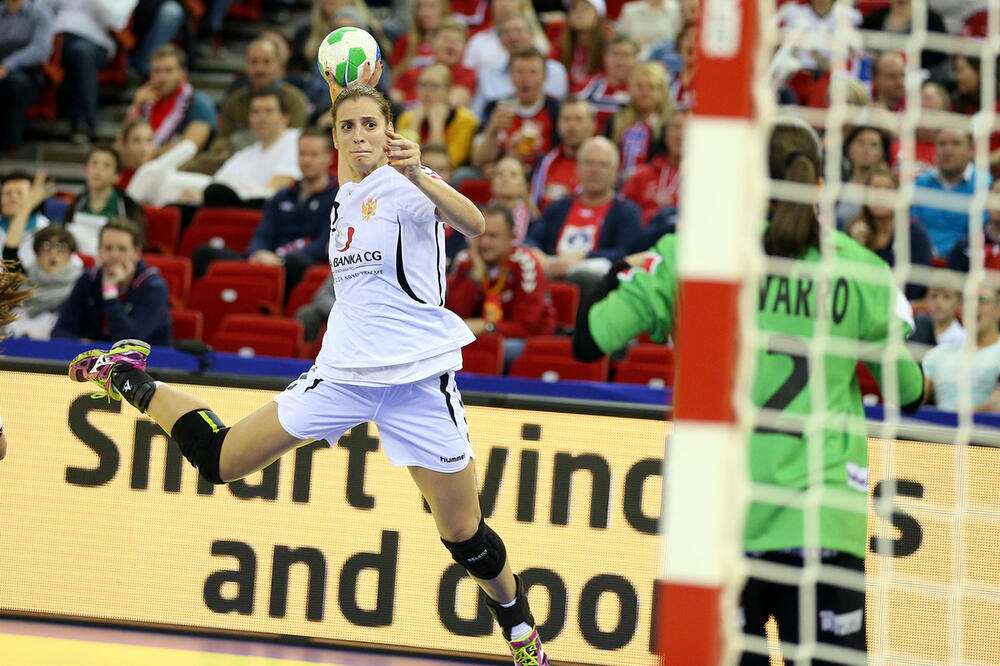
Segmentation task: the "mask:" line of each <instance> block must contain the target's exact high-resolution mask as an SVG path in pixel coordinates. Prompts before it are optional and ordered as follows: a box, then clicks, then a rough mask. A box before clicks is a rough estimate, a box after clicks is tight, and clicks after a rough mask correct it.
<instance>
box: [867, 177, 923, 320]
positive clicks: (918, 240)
mask: <svg viewBox="0 0 1000 666" xmlns="http://www.w3.org/2000/svg"><path fill="white" fill-rule="evenodd" d="M863 184H864V185H866V186H867V187H869V188H877V189H879V190H884V191H886V192H891V193H893V194H894V193H895V192H896V190H897V189H898V188H899V181H898V180H897V178H896V176H895V174H893V173H892V171H890V170H889V169H888V168H887V167H886V166H885V165H882V164H880V165H877V166H875V167H873V168H872V169H871V170H870V172H869V173H868V180H866V181H865V182H864V183H863ZM860 217H861V219H862V220H864V222H865V223H866V225H867V226H868V228H869V229H870V236H869V239H868V242H867V243H864V245H866V247H868V249H870V250H871V251H872V252H874V253H875V254H877V255H878V256H880V257H882V259H884V260H885V262H886V263H887V264H889V265H890V266H895V265H896V247H895V239H896V217H895V214H894V211H893V208H892V203H891V201H890V200H888V199H885V200H882V199H881V198H880V197H878V196H875V194H874V193H871V192H870V194H869V197H868V203H866V204H865V205H864V206H863V207H862V208H861V214H860ZM909 232H910V233H909V246H910V256H909V258H908V261H909V262H910V265H911V266H927V267H929V266H930V265H931V239H930V237H929V236H928V235H927V230H926V229H924V225H923V224H921V223H920V220H917V219H913V218H911V219H910V224H909ZM926 292H927V287H925V286H924V285H923V284H911V283H908V284H907V285H906V298H907V299H908V300H911V301H918V300H920V299H921V298H923V297H924V294H925V293H926Z"/></svg>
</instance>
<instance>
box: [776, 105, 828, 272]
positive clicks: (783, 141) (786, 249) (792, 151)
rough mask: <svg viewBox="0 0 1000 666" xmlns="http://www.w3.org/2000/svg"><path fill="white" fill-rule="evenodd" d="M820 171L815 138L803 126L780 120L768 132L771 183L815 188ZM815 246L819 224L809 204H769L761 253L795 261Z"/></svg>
mask: <svg viewBox="0 0 1000 666" xmlns="http://www.w3.org/2000/svg"><path fill="white" fill-rule="evenodd" d="M822 168H823V157H822V151H821V150H820V143H819V137H818V136H816V132H815V131H814V130H813V128H811V127H809V125H807V124H806V123H805V122H803V121H801V120H798V119H793V118H784V119H781V120H779V121H778V122H777V123H776V124H775V126H774V129H773V130H771V140H770V143H769V148H768V172H769V173H770V177H771V179H772V180H785V181H789V182H793V183H805V184H808V185H815V184H817V183H819V176H820V173H821V172H822ZM818 245H819V220H818V219H817V217H816V210H815V207H814V206H813V204H811V203H797V202H792V201H781V200H778V199H772V200H771V223H770V225H768V228H767V231H765V232H764V251H765V252H767V254H769V255H771V256H775V257H789V258H793V259H795V258H798V257H801V256H802V254H803V253H804V252H805V251H806V250H807V249H808V248H809V246H818Z"/></svg>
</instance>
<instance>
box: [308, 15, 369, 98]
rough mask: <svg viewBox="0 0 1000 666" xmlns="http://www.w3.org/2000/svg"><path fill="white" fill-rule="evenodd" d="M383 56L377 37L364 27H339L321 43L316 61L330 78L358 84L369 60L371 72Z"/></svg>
mask: <svg viewBox="0 0 1000 666" xmlns="http://www.w3.org/2000/svg"><path fill="white" fill-rule="evenodd" d="M381 58H382V52H381V50H379V47H378V43H377V42H376V41H375V38H374V37H372V36H371V35H370V34H368V33H367V32H366V31H364V30H362V29H361V28H338V29H336V30H334V31H333V32H331V33H330V34H329V35H327V36H326V39H324V40H323V43H322V44H320V47H319V54H318V56H317V60H318V61H319V71H320V72H322V73H323V76H324V77H325V78H326V80H327V81H333V82H334V83H336V84H337V85H340V86H343V87H345V88H346V87H347V86H349V85H351V84H352V83H356V82H357V80H358V77H360V76H361V73H362V71H363V70H364V66H365V63H366V62H367V63H369V65H370V68H369V70H368V71H369V73H371V72H374V71H375V65H376V64H377V63H378V61H379V60H380V59H381Z"/></svg>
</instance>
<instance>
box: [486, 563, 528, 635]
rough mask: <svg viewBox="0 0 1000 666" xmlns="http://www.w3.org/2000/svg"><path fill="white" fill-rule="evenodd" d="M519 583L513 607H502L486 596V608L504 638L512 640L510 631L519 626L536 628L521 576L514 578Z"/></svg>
mask: <svg viewBox="0 0 1000 666" xmlns="http://www.w3.org/2000/svg"><path fill="white" fill-rule="evenodd" d="M514 582H515V583H517V592H516V593H515V595H514V603H513V605H511V606H507V607H504V606H501V605H500V603H499V602H498V601H494V600H493V599H491V598H490V597H489V595H487V596H486V607H487V608H489V609H490V614H492V615H493V618H494V619H495V620H496V621H497V624H499V625H500V630H501V631H502V632H503V635H504V638H506V639H507V640H508V641H509V640H510V630H511V629H513V628H514V627H516V626H517V625H519V624H521V623H522V622H523V623H524V624H527V625H528V626H529V627H534V626H535V618H534V617H532V615H531V608H529V607H528V595H527V594H525V591H524V583H523V582H522V581H521V577H520V576H514Z"/></svg>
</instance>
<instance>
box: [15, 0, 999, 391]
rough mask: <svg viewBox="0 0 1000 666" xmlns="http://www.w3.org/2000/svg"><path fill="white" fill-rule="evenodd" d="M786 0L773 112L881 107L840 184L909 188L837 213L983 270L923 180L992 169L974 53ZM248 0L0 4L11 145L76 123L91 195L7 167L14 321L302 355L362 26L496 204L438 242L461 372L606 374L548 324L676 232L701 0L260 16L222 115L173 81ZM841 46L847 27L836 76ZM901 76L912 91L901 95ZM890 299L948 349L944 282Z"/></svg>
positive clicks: (867, 7) (944, 372)
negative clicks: (332, 90)
mask: <svg viewBox="0 0 1000 666" xmlns="http://www.w3.org/2000/svg"><path fill="white" fill-rule="evenodd" d="M275 4H283V6H286V7H287V8H288V10H298V9H305V8H306V7H305V4H306V3H305V2H304V1H303V0H298V1H296V0H292V1H291V2H285V3H275V2H272V3H271V4H270V5H269V6H270V7H272V8H273V6H274V5H275ZM778 4H779V5H780V6H779V7H778V11H777V14H776V21H777V22H778V24H779V25H780V27H781V30H782V32H781V35H782V37H781V43H780V45H779V47H778V48H777V49H776V51H775V54H774V57H773V60H772V63H771V80H772V82H773V85H774V93H775V98H776V100H777V101H778V103H779V104H782V105H794V106H796V107H799V108H800V109H801V108H805V109H810V108H812V109H823V108H826V107H828V106H829V103H830V99H831V97H834V98H836V96H837V95H841V94H843V95H844V96H845V97H846V99H847V100H848V102H849V103H851V104H853V105H856V106H861V107H866V108H867V109H868V110H869V112H870V113H869V116H868V117H869V118H870V122H867V121H866V122H854V123H853V124H851V125H849V126H846V127H844V128H843V140H842V142H841V143H842V156H841V158H842V163H843V166H844V168H843V173H842V179H843V185H844V192H846V193H849V192H851V187H852V186H866V187H868V188H880V189H885V190H896V189H899V188H900V186H901V185H909V184H910V183H907V182H901V179H913V184H914V185H915V187H916V189H915V195H914V202H913V206H912V207H911V209H910V211H909V214H910V221H909V230H910V233H909V238H908V239H907V240H906V242H903V243H901V244H897V243H896V242H895V237H894V236H895V229H896V225H895V217H894V209H893V206H892V205H891V204H886V203H885V202H882V201H879V200H877V199H878V198H877V197H875V198H873V199H872V200H870V201H869V200H868V199H866V198H865V197H863V196H862V197H858V196H855V197H845V198H844V199H843V200H841V201H839V202H838V204H837V206H836V209H835V210H832V211H829V215H828V217H829V219H831V220H835V223H836V224H837V225H838V226H839V227H840V228H841V229H843V230H845V231H846V232H848V233H849V234H850V235H851V236H852V237H854V238H855V239H856V240H857V241H858V242H859V243H861V244H863V245H865V246H867V247H868V248H869V249H870V250H872V251H873V252H875V253H877V254H878V255H879V256H881V257H882V258H883V259H885V260H886V261H887V262H888V263H889V264H894V263H895V262H896V260H897V250H898V249H899V247H902V248H906V250H905V251H906V252H908V254H909V256H908V257H907V259H906V260H907V261H908V262H910V263H911V264H914V265H922V266H928V267H947V268H950V269H953V270H956V271H968V270H969V267H970V263H971V262H979V261H980V258H978V257H975V256H970V251H969V248H970V246H971V247H975V246H976V244H975V243H970V239H969V237H968V229H969V213H968V212H960V211H956V210H951V209H945V208H940V207H938V205H939V203H938V202H939V201H940V198H939V197H935V194H937V193H940V192H946V193H959V194H972V193H973V192H974V191H975V190H976V188H977V184H979V183H980V182H982V181H983V180H985V181H986V182H987V184H992V178H993V176H994V175H1000V131H994V132H993V133H992V134H990V136H989V151H990V152H989V167H990V169H989V170H981V169H979V168H978V167H976V166H975V165H974V161H975V159H974V158H975V150H974V148H975V144H974V141H973V125H974V123H973V120H974V118H973V117H975V116H977V114H978V115H981V114H982V113H983V111H984V110H987V109H995V110H998V111H1000V102H998V101H997V100H983V99H981V89H982V80H981V76H982V73H983V72H984V71H986V69H987V68H984V67H983V66H982V65H983V63H981V62H980V61H979V60H978V59H976V58H974V57H971V56H966V55H950V54H946V53H940V52H937V51H933V50H925V51H924V52H923V53H922V54H921V56H920V58H919V62H912V63H911V62H907V58H906V56H905V55H904V54H903V53H902V52H900V51H896V50H886V51H877V50H874V49H872V48H866V47H865V43H866V42H868V41H871V40H867V39H865V37H864V35H865V34H866V33H864V32H863V31H882V32H885V33H890V34H907V33H909V32H910V30H911V29H912V26H913V25H914V17H913V16H912V11H913V3H912V2H911V0H868V1H858V2H856V3H855V7H854V8H851V7H849V6H848V5H845V4H844V3H835V2H834V1H833V0H808V1H801V2H797V1H795V0H790V1H787V2H779V3H778ZM927 6H928V10H927V16H926V17H925V21H923V23H925V24H926V27H927V30H929V31H933V32H940V33H948V34H952V35H960V36H963V37H966V38H968V39H969V40H981V39H984V38H985V30H986V23H987V22H986V18H985V17H986V12H985V6H986V0H928V2H927ZM260 7H261V2H260V0H243V1H242V2H234V1H231V0H0V100H2V102H0V155H2V157H3V159H5V160H6V158H8V157H10V158H14V157H17V156H18V155H23V154H25V151H26V150H29V151H30V147H31V143H30V140H31V136H30V132H29V133H28V135H27V136H26V132H25V127H26V124H25V122H26V121H25V119H26V118H39V117H41V118H46V117H47V118H49V119H51V118H52V117H53V115H52V114H53V113H55V114H57V115H58V116H60V117H65V118H67V119H68V120H69V124H70V126H69V133H68V135H67V136H66V138H65V140H66V142H68V143H69V144H72V145H75V146H79V147H80V150H81V152H82V151H85V152H86V154H85V160H84V165H83V167H82V174H83V179H82V180H83V181H84V186H83V188H82V189H81V190H80V191H79V192H73V193H72V196H71V195H69V194H67V192H68V191H69V190H67V189H66V188H61V187H59V185H58V184H56V186H55V190H53V186H52V184H51V183H50V182H49V181H48V180H47V178H46V175H45V174H44V173H42V172H39V173H29V172H26V171H23V170H18V171H12V170H8V169H5V170H3V171H4V172H5V173H2V174H0V175H3V185H2V202H0V242H2V243H3V244H4V258H5V259H8V260H13V261H14V264H13V265H14V266H16V267H17V270H23V271H25V272H27V274H28V277H29V283H30V284H33V285H35V286H36V288H37V290H36V294H35V296H34V297H33V299H32V300H31V301H29V302H28V303H26V304H25V305H24V308H23V314H22V319H21V321H20V322H18V323H16V324H14V325H12V326H11V328H10V330H11V332H12V333H13V334H14V335H28V336H31V337H33V338H38V339H47V338H49V337H78V338H88V339H101V340H115V339H119V338H128V337H137V338H142V339H146V340H148V341H150V342H152V343H167V342H169V341H170V340H171V339H179V338H187V337H198V338H202V339H204V340H205V341H206V342H208V343H210V344H213V345H214V346H215V347H216V348H217V349H220V350H226V351H240V350H244V351H245V350H248V349H252V350H255V352H256V353H258V354H273V355H293V356H299V355H301V356H304V357H306V356H308V355H309V354H310V353H314V352H315V349H316V348H317V345H318V341H319V340H320V339H321V337H322V333H323V330H324V329H325V320H326V314H327V313H328V312H329V311H330V308H331V307H332V303H333V302H334V300H335V298H336V294H335V290H334V288H333V284H332V280H330V279H328V276H329V269H328V267H327V262H328V260H329V259H328V256H327V247H326V242H327V238H328V235H329V232H328V229H329V210H330V208H331V205H332V201H333V197H334V195H335V193H336V191H337V183H336V179H335V173H333V172H332V171H331V168H332V167H331V165H332V164H335V162H336V161H335V160H334V159H332V156H331V152H332V144H331V141H330V135H329V127H330V122H331V120H330V117H329V113H328V111H329V108H330V98H329V95H328V90H327V84H326V82H325V81H324V79H323V77H322V75H321V74H320V72H319V70H318V68H317V67H316V66H315V62H316V55H317V51H318V48H319V44H320V43H321V41H322V39H323V37H324V36H325V35H326V34H327V33H328V32H329V31H330V30H332V29H334V28H337V27H344V26H357V27H361V28H364V29H366V30H368V31H369V32H371V33H372V34H373V35H374V36H375V37H376V39H377V40H378V41H379V43H380V48H381V50H382V54H383V57H384V62H385V69H384V73H383V76H382V79H381V81H380V82H379V87H380V89H382V90H383V92H384V93H385V94H386V95H387V96H388V98H389V99H390V100H391V103H392V105H393V111H394V116H395V117H396V118H397V121H396V128H397V130H399V131H400V132H402V133H403V134H404V135H406V136H408V137H410V138H413V139H414V140H417V141H419V142H420V143H421V144H422V153H423V159H424V161H425V164H426V165H427V166H429V167H430V168H432V169H434V170H435V171H437V172H438V173H439V174H440V175H442V177H444V178H446V179H447V180H449V182H450V183H451V184H452V185H453V186H454V187H456V188H457V189H459V190H460V191H461V192H463V193H464V194H466V195H467V196H469V197H470V198H471V199H473V200H474V201H475V202H476V203H477V204H480V205H482V206H483V207H484V212H485V213H486V219H487V230H486V233H485V234H484V235H483V236H482V237H480V238H477V239H472V240H471V241H469V242H466V241H465V239H464V238H462V237H461V235H460V234H457V233H448V235H447V243H446V248H444V249H445V251H446V253H447V256H448V263H449V266H450V274H449V277H448V283H449V295H448V300H447V305H448V307H449V308H452V309H453V310H454V311H455V312H457V313H459V314H460V315H461V316H462V317H463V318H465V319H466V321H467V323H468V324H469V326H470V327H471V328H472V329H473V331H474V332H475V333H476V334H477V335H478V336H480V339H479V340H478V341H477V342H476V343H475V344H474V345H472V346H470V348H468V350H467V351H468V354H467V357H466V369H467V370H470V371H474V372H483V373H493V374H495V373H499V372H510V373H512V374H519V375H526V376H540V375H544V374H545V373H546V372H547V371H551V370H553V369H554V370H555V371H556V372H557V373H558V374H559V376H561V377H563V378H589V379H602V380H604V379H608V377H609V375H608V373H609V367H608V366H607V365H600V364H598V365H585V364H578V363H576V362H574V361H572V359H571V357H570V352H569V346H568V340H564V342H566V343H567V344H565V345H562V346H560V345H559V344H556V343H558V342H559V341H558V340H554V338H553V336H558V335H559V334H565V333H567V332H568V331H570V330H571V329H572V327H573V323H574V320H575V310H576V305H577V303H578V302H579V299H580V296H581V294H583V295H584V296H586V293H587V290H588V289H591V288H592V287H593V285H594V284H595V281H599V280H600V279H601V278H602V276H604V275H605V274H606V273H607V272H608V270H609V269H611V268H612V266H614V265H616V262H619V261H620V260H622V259H623V258H625V257H626V256H629V255H633V254H635V253H639V252H642V251H645V250H647V249H648V248H650V247H651V246H652V245H653V244H654V243H655V241H656V240H657V239H658V238H659V237H660V236H661V235H662V234H664V233H667V232H670V231H674V230H675V229H676V225H677V220H678V209H679V206H680V203H681V202H680V199H681V194H682V189H681V182H680V179H681V161H682V159H683V146H684V142H683V135H684V125H685V120H686V119H687V117H688V116H689V113H690V111H691V109H692V107H693V105H694V104H695V82H696V80H697V76H698V58H697V49H696V45H697V39H698V28H697V21H696V19H697V15H698V10H699V5H698V0H631V1H628V2H622V1H621V0H614V1H608V0H568V1H566V2H556V1H555V0H535V1H534V2H531V1H529V0H453V1H451V2H447V1H445V0H371V1H370V2H367V3H366V2H364V1H363V0H313V1H312V2H311V3H309V7H308V9H309V13H308V16H307V17H304V18H303V19H302V20H300V21H290V22H288V23H287V24H281V25H278V26H277V27H275V26H273V25H270V24H264V23H263V22H262V23H261V27H260V30H259V31H258V32H256V33H255V34H256V36H255V37H254V39H253V40H252V41H251V42H250V43H249V44H248V45H247V46H246V47H245V53H244V58H245V59H244V68H243V72H242V75H239V76H234V77H233V80H232V81H231V83H230V86H229V89H228V91H227V93H226V95H225V96H224V98H223V99H222V101H221V103H219V104H218V105H216V104H215V103H213V102H212V101H211V99H210V98H209V97H208V96H206V95H205V94H204V93H203V92H202V91H199V90H197V89H196V88H195V86H194V85H192V83H191V80H190V73H191V72H192V71H193V70H194V69H195V68H196V67H197V64H198V61H199V59H204V58H205V57H212V56H213V54H217V53H218V52H219V50H220V49H224V48H225V42H224V36H225V30H224V28H223V19H224V17H225V16H226V15H227V12H229V13H230V14H232V15H235V16H237V17H242V19H243V20H260V16H261V12H260ZM286 13H287V12H286ZM835 39H840V40H843V43H844V44H846V45H847V52H846V63H844V65H845V66H844V67H843V68H840V69H838V68H837V67H836V66H835V65H836V64H837V61H838V56H837V55H836V54H837V51H838V50H837V49H836V48H835V45H834V40H835ZM198 42H201V43H203V44H208V49H207V51H206V49H205V48H199V47H198V46H197V43H198ZM996 69H997V68H994V70H993V71H996ZM834 70H837V71H834ZM914 76H917V77H919V82H918V83H919V85H917V86H914V85H908V81H909V79H908V77H914ZM101 86H118V87H120V88H123V89H125V90H128V91H129V93H128V94H129V95H130V100H131V101H130V103H129V104H128V105H127V107H126V108H123V109H122V110H121V114H120V116H121V117H120V120H121V126H120V131H119V133H118V136H117V140H116V141H115V143H114V145H111V144H106V143H102V142H99V141H97V140H96V139H95V123H96V118H97V112H98V99H99V96H98V93H99V91H100V87H101ZM837 86H843V88H842V89H840V90H838V88H837ZM995 89H996V90H1000V86H996V88H995ZM912 90H919V95H915V96H911V95H909V94H908V91H912ZM53 105H54V106H53ZM912 106H919V107H920V109H921V110H922V112H923V113H922V114H921V119H922V120H925V119H934V118H938V117H939V116H936V115H935V114H940V113H941V112H952V113H953V114H959V115H957V116H955V118H958V119H959V122H953V123H952V124H951V125H952V126H950V127H948V128H946V129H935V128H934V127H930V126H927V125H920V126H918V128H917V130H916V142H915V154H914V156H913V168H912V169H910V168H905V169H901V164H902V163H903V158H904V152H905V151H906V150H908V147H907V145H906V144H905V142H904V141H901V134H900V130H899V128H900V126H901V122H902V114H903V113H904V112H905V110H906V109H907V108H909V107H912ZM46 114H48V115H46ZM859 117H860V116H859ZM962 117H967V118H968V120H967V122H966V124H965V125H962V123H961V122H960V121H961V118H962ZM29 128H30V125H29ZM720 158H722V157H721V156H720ZM990 171H992V172H993V173H992V174H991V173H990ZM992 191H993V192H994V193H996V194H997V195H1000V187H998V186H997V185H996V184H992ZM997 208H1000V207H997V206H994V207H992V209H988V210H987V211H986V213H985V215H984V219H983V225H982V229H983V234H984V243H985V249H986V251H985V256H984V257H982V258H981V261H982V262H983V263H984V265H985V266H986V267H987V268H1000V210H998V209H997ZM702 223H705V224H710V223H711V221H710V220H705V221H702ZM448 231H449V232H450V231H451V230H450V229H448ZM928 287H929V288H928ZM906 296H907V298H909V299H910V300H911V301H912V302H913V303H914V305H915V306H916V307H917V311H918V312H919V313H920V314H919V315H918V318H917V329H916V331H915V332H914V337H913V340H914V341H915V342H917V343H921V344H923V345H925V349H929V348H931V347H934V346H935V345H938V344H940V345H944V346H954V345H956V344H959V345H960V344H962V343H963V341H964V336H965V332H964V330H963V326H962V323H961V322H960V321H959V320H958V319H957V318H956V315H958V313H960V311H961V298H960V294H958V293H957V292H956V291H955V289H954V288H953V285H951V286H949V285H948V284H945V283H943V282H941V283H936V282H934V281H930V282H929V283H928V282H927V281H924V282H920V283H913V284H908V285H906ZM986 296H988V294H987V295H981V296H980V303H979V311H980V319H981V320H982V321H987V322H992V325H991V327H990V326H987V327H986V329H989V330H984V329H983V326H978V327H976V330H978V331H979V333H978V334H977V335H978V337H977V340H978V341H979V344H978V348H979V349H980V352H979V355H980V356H981V359H978V360H977V362H976V363H977V366H978V364H980V363H981V367H983V368H984V376H986V375H989V376H990V377H992V378H993V379H992V380H991V381H993V383H994V384H995V378H996V376H997V375H998V374H1000V367H997V366H1000V347H997V344H1000V343H997V336H996V331H995V329H996V327H997V324H996V322H997V318H998V316H1000V310H998V309H997V308H1000V303H998V302H997V299H996V293H995V292H992V296H993V301H992V302H984V299H985V300H986V301H989V298H986ZM226 315H232V317H229V318H228V319H227V317H226ZM239 315H250V318H249V319H246V318H245V319H242V320H241V319H239ZM248 326H249V328H248ZM970 330H971V329H970ZM289 331H291V332H292V335H291V336H289V335H288V332H289ZM536 342H537V343H538V344H534V343H536ZM649 347H650V345H649V343H648V341H640V342H639V345H638V346H637V347H636V348H635V349H638V350H641V351H642V354H639V353H637V354H635V355H633V354H632V353H631V352H630V353H629V355H628V356H626V357H624V358H623V359H617V360H616V361H615V364H614V366H613V370H614V372H613V373H612V378H613V379H615V380H617V381H633V382H641V383H645V382H647V381H650V380H652V381H654V382H655V381H662V382H665V383H667V384H670V383H671V377H670V372H669V370H668V368H669V359H670V350H669V347H661V348H659V349H656V350H651V349H649ZM643 354H646V355H643ZM977 358H978V357H977ZM931 360H932V367H934V368H935V369H936V371H935V373H934V382H935V386H936V387H937V391H936V393H937V395H938V396H942V395H948V394H949V393H948V389H947V387H946V386H945V385H946V383H947V381H948V378H949V377H953V376H954V374H955V373H953V372H949V371H948V364H949V363H957V362H958V361H957V360H955V357H954V356H953V355H951V354H946V353H943V352H934V355H933V356H932V357H931ZM929 367H931V366H929ZM942 368H943V369H942ZM991 372H992V374H990V373H991ZM990 395H992V391H990ZM987 398H989V396H987ZM980 402H981V404H983V405H988V406H989V405H992V403H990V402H989V399H984V400H983V401H980ZM977 404H979V403H977ZM989 408H990V409H992V407H989ZM998 410H1000V407H998Z"/></svg>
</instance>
